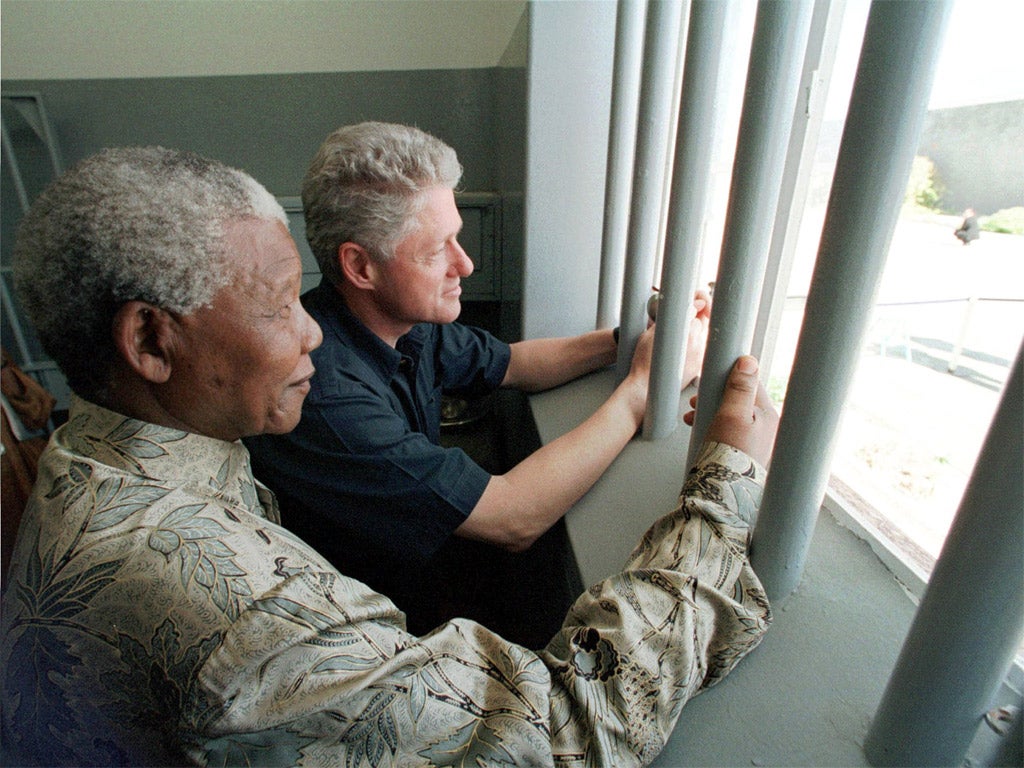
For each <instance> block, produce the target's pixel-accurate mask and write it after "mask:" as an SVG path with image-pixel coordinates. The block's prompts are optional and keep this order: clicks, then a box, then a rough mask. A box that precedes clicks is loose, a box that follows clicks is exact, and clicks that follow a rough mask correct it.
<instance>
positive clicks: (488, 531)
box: [456, 328, 654, 551]
mask: <svg viewBox="0 0 1024 768" xmlns="http://www.w3.org/2000/svg"><path fill="white" fill-rule="evenodd" d="M596 333H602V332H600V331H599V332H596ZM603 333H607V334H608V335H609V337H610V335H611V333H610V331H604V332H603ZM653 338H654V330H653V328H651V329H648V330H647V331H646V332H645V333H644V335H643V336H642V337H641V339H640V342H639V343H638V344H637V349H636V352H635V354H634V356H633V363H632V366H631V368H630V372H629V374H628V375H627V376H626V378H625V379H624V380H623V382H622V383H621V384H619V386H618V387H616V389H615V391H614V392H613V393H612V395H611V397H609V398H608V400H606V401H605V402H604V404H602V406H601V407H600V408H598V409H597V411H596V412H595V413H594V414H593V415H592V416H591V417H590V418H588V419H587V420H586V421H584V422H583V423H582V424H580V425H579V426H578V427H576V428H575V429H573V430H572V431H570V432H567V433H566V434H564V435H562V436H561V437H559V438H558V439H557V440H554V441H552V442H551V443H548V444H547V445H545V446H543V447H541V448H539V449H538V450H537V451H535V452H534V453H533V454H531V455H530V456H528V457H527V458H526V459H524V460H523V461H521V462H520V463H519V464H517V465H516V466H515V467H513V468H512V469H511V470H509V471H508V472H507V473H505V474H504V475H495V476H494V477H492V478H491V480H490V482H489V483H488V484H487V488H486V490H485V491H484V494H483V496H482V497H481V498H480V501H479V502H478V503H477V505H476V507H474V509H473V512H472V513H471V514H470V516H469V517H468V518H466V521H465V522H464V523H463V524H462V525H461V526H459V528H457V529H456V534H458V535H459V536H463V537H466V538H470V539H478V540H481V541H488V542H491V543H492V544H496V545H497V546H501V547H504V548H506V549H509V550H511V551H520V550H523V549H526V548H527V547H529V546H530V545H531V544H532V543H533V542H534V541H536V539H537V538H538V537H539V536H540V535H541V534H543V533H544V532H545V531H546V530H547V529H548V528H550V527H551V526H552V525H553V524H554V523H555V522H556V521H557V520H558V519H559V518H560V517H562V515H564V514H565V513H566V512H567V511H568V510H569V508H570V507H571V506H572V505H573V504H575V503H576V502H577V501H578V500H579V499H580V497H582V496H583V494H585V493H586V492H587V491H588V490H589V489H590V487H591V486H592V485H593V484H594V483H595V482H597V480H598V478H599V477H600V476H601V475H602V473H603V472H604V471H605V470H606V469H607V468H608V466H609V465H610V464H611V463H612V461H614V460H615V457H616V456H618V455H619V453H620V452H621V451H622V449H623V448H624V447H625V446H626V444H627V443H628V442H629V441H630V439H632V437H633V435H635V434H636V431H637V429H639V428H640V425H641V423H642V422H643V417H644V409H645V407H646V403H647V380H648V377H649V374H650V362H651V345H652V342H653Z"/></svg>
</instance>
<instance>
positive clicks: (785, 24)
mask: <svg viewBox="0 0 1024 768" xmlns="http://www.w3.org/2000/svg"><path fill="white" fill-rule="evenodd" d="M811 11H812V5H811V3H810V2H781V3H780V2H768V1H766V0H762V2H760V3H759V4H758V7H757V19H756V21H755V24H754V38H753V41H752V43H751V50H750V67H749V70H748V73H747V84H746V90H745V93H744V96H743V112H742V115H741V116H740V128H739V138H738V141H737V146H736V162H735V164H734V165H733V173H732V182H731V188H730V192H729V206H728V211H727V213H726V218H725V236H724V238H723V241H722V251H721V258H720V261H719V268H718V275H717V277H716V279H715V300H714V305H713V307H712V310H711V325H710V329H709V333H708V348H707V352H706V353H705V355H704V367H703V369H702V371H701V378H700V389H699V401H698V402H699V406H698V408H697V415H696V420H695V422H694V426H693V431H692V434H691V442H690V452H689V460H688V463H689V464H692V463H693V461H694V460H695V459H696V455H697V451H698V450H699V448H700V445H701V443H702V442H703V441H704V435H705V433H706V432H707V428H708V425H709V424H710V422H711V418H712V416H713V415H714V412H715V410H716V409H717V407H718V403H719V402H720V401H721V399H722V392H723V391H724V389H725V381H726V378H727V377H728V375H729V370H730V369H731V368H732V365H733V363H734V362H735V360H736V358H737V357H739V356H740V355H742V354H744V353H745V352H747V351H748V350H749V349H750V340H751V335H752V333H753V326H754V318H755V314H756V312H757V298H758V296H759V295H760V292H761V282H762V276H763V273H764V266H765V260H766V258H767V255H768V244H769V242H770V240H771V233H772V222H773V221H774V218H775V207H776V204H777V202H778V197H779V187H780V184H781V181H782V170H783V167H784V165H785V160H786V146H787V143H788V141H789V128H790V124H791V121H792V118H793V109H794V107H795V105H796V98H797V91H798V86H799V84H800V70H801V64H802V62H803V51H804V47H805V45H806V42H807V32H808V28H809V26H810V18H811Z"/></svg>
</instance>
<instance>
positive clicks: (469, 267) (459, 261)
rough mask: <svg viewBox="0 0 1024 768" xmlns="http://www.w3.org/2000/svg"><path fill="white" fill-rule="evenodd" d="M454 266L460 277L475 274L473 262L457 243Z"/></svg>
mask: <svg viewBox="0 0 1024 768" xmlns="http://www.w3.org/2000/svg"><path fill="white" fill-rule="evenodd" d="M453 266H454V267H455V271H456V272H457V273H458V274H459V277H469V276H470V275H471V274H473V260H472V259H471V258H469V254H468V253H466V251H465V250H464V249H463V247H462V246H461V245H459V243H457V242H456V243H455V254H454V259H453Z"/></svg>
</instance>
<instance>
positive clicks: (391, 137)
mask: <svg viewBox="0 0 1024 768" xmlns="http://www.w3.org/2000/svg"><path fill="white" fill-rule="evenodd" d="M460 178H462V166H461V165H459V160H458V157H457V156H456V154H455V150H454V149H452V148H451V147H449V146H448V145H447V144H445V143H444V142H443V141H441V140H440V139H438V138H436V137H434V136H431V135H430V134H429V133H425V132H424V131H421V130H420V129H418V128H413V127H411V126H407V125H395V124H392V123H376V122H369V123H359V124H358V125H349V126H344V127H342V128H339V129H338V130H336V131H334V133H332V134H331V135H330V136H328V137H327V139H326V140H325V141H324V143H323V144H322V145H321V147H320V149H319V151H318V152H317V154H316V157H315V158H314V159H313V163H312V164H311V165H310V167H309V171H308V172H307V173H306V178H305V179H304V180H303V182H302V207H303V209H304V211H305V217H306V238H307V239H308V240H309V246H310V249H311V250H312V252H313V255H314V256H315V257H316V260H317V263H318V264H319V265H320V271H321V272H322V273H323V274H324V276H325V277H327V279H328V280H329V281H330V282H332V283H334V284H338V283H340V282H341V280H342V275H341V271H340V269H339V268H338V248H339V246H341V244H342V243H347V242H353V243H357V244H358V245H361V246H363V248H365V249H366V250H367V251H368V252H369V253H370V255H371V257H373V258H375V259H378V260H380V261H386V260H388V259H390V258H391V257H392V256H394V253H395V248H396V246H397V245H398V243H399V242H401V241H402V239H403V238H404V237H405V236H406V235H407V234H409V232H411V230H412V229H413V227H414V226H415V225H416V216H417V215H418V214H419V211H420V209H421V207H422V205H423V202H424V201H423V197H422V195H420V194H419V193H420V192H423V191H425V190H428V189H431V188H432V187H445V188H447V189H455V187H456V186H457V185H458V183H459V179H460Z"/></svg>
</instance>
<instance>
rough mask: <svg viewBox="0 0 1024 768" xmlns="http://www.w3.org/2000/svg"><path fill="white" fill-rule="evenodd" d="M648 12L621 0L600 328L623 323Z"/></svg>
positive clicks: (636, 0)
mask: <svg viewBox="0 0 1024 768" xmlns="http://www.w3.org/2000/svg"><path fill="white" fill-rule="evenodd" d="M646 12H647V0H619V2H618V5H617V10H616V16H615V68H614V72H613V75H612V77H613V81H612V109H611V126H610V129H609V132H608V166H607V168H608V170H607V174H608V175H607V178H606V180H605V201H604V231H603V238H602V241H601V276H600V279H599V282H598V289H597V292H598V300H597V301H598V303H597V327H598V328H611V327H612V326H614V325H617V324H618V322H619V310H620V308H621V301H622V279H623V278H622V273H623V265H624V264H625V261H626V243H627V239H626V235H627V233H628V231H629V198H630V192H631V182H632V178H633V152H634V150H635V149H636V125H637V108H638V105H639V101H640V66H641V63H642V61H643V48H644V17H645V15H646Z"/></svg>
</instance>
